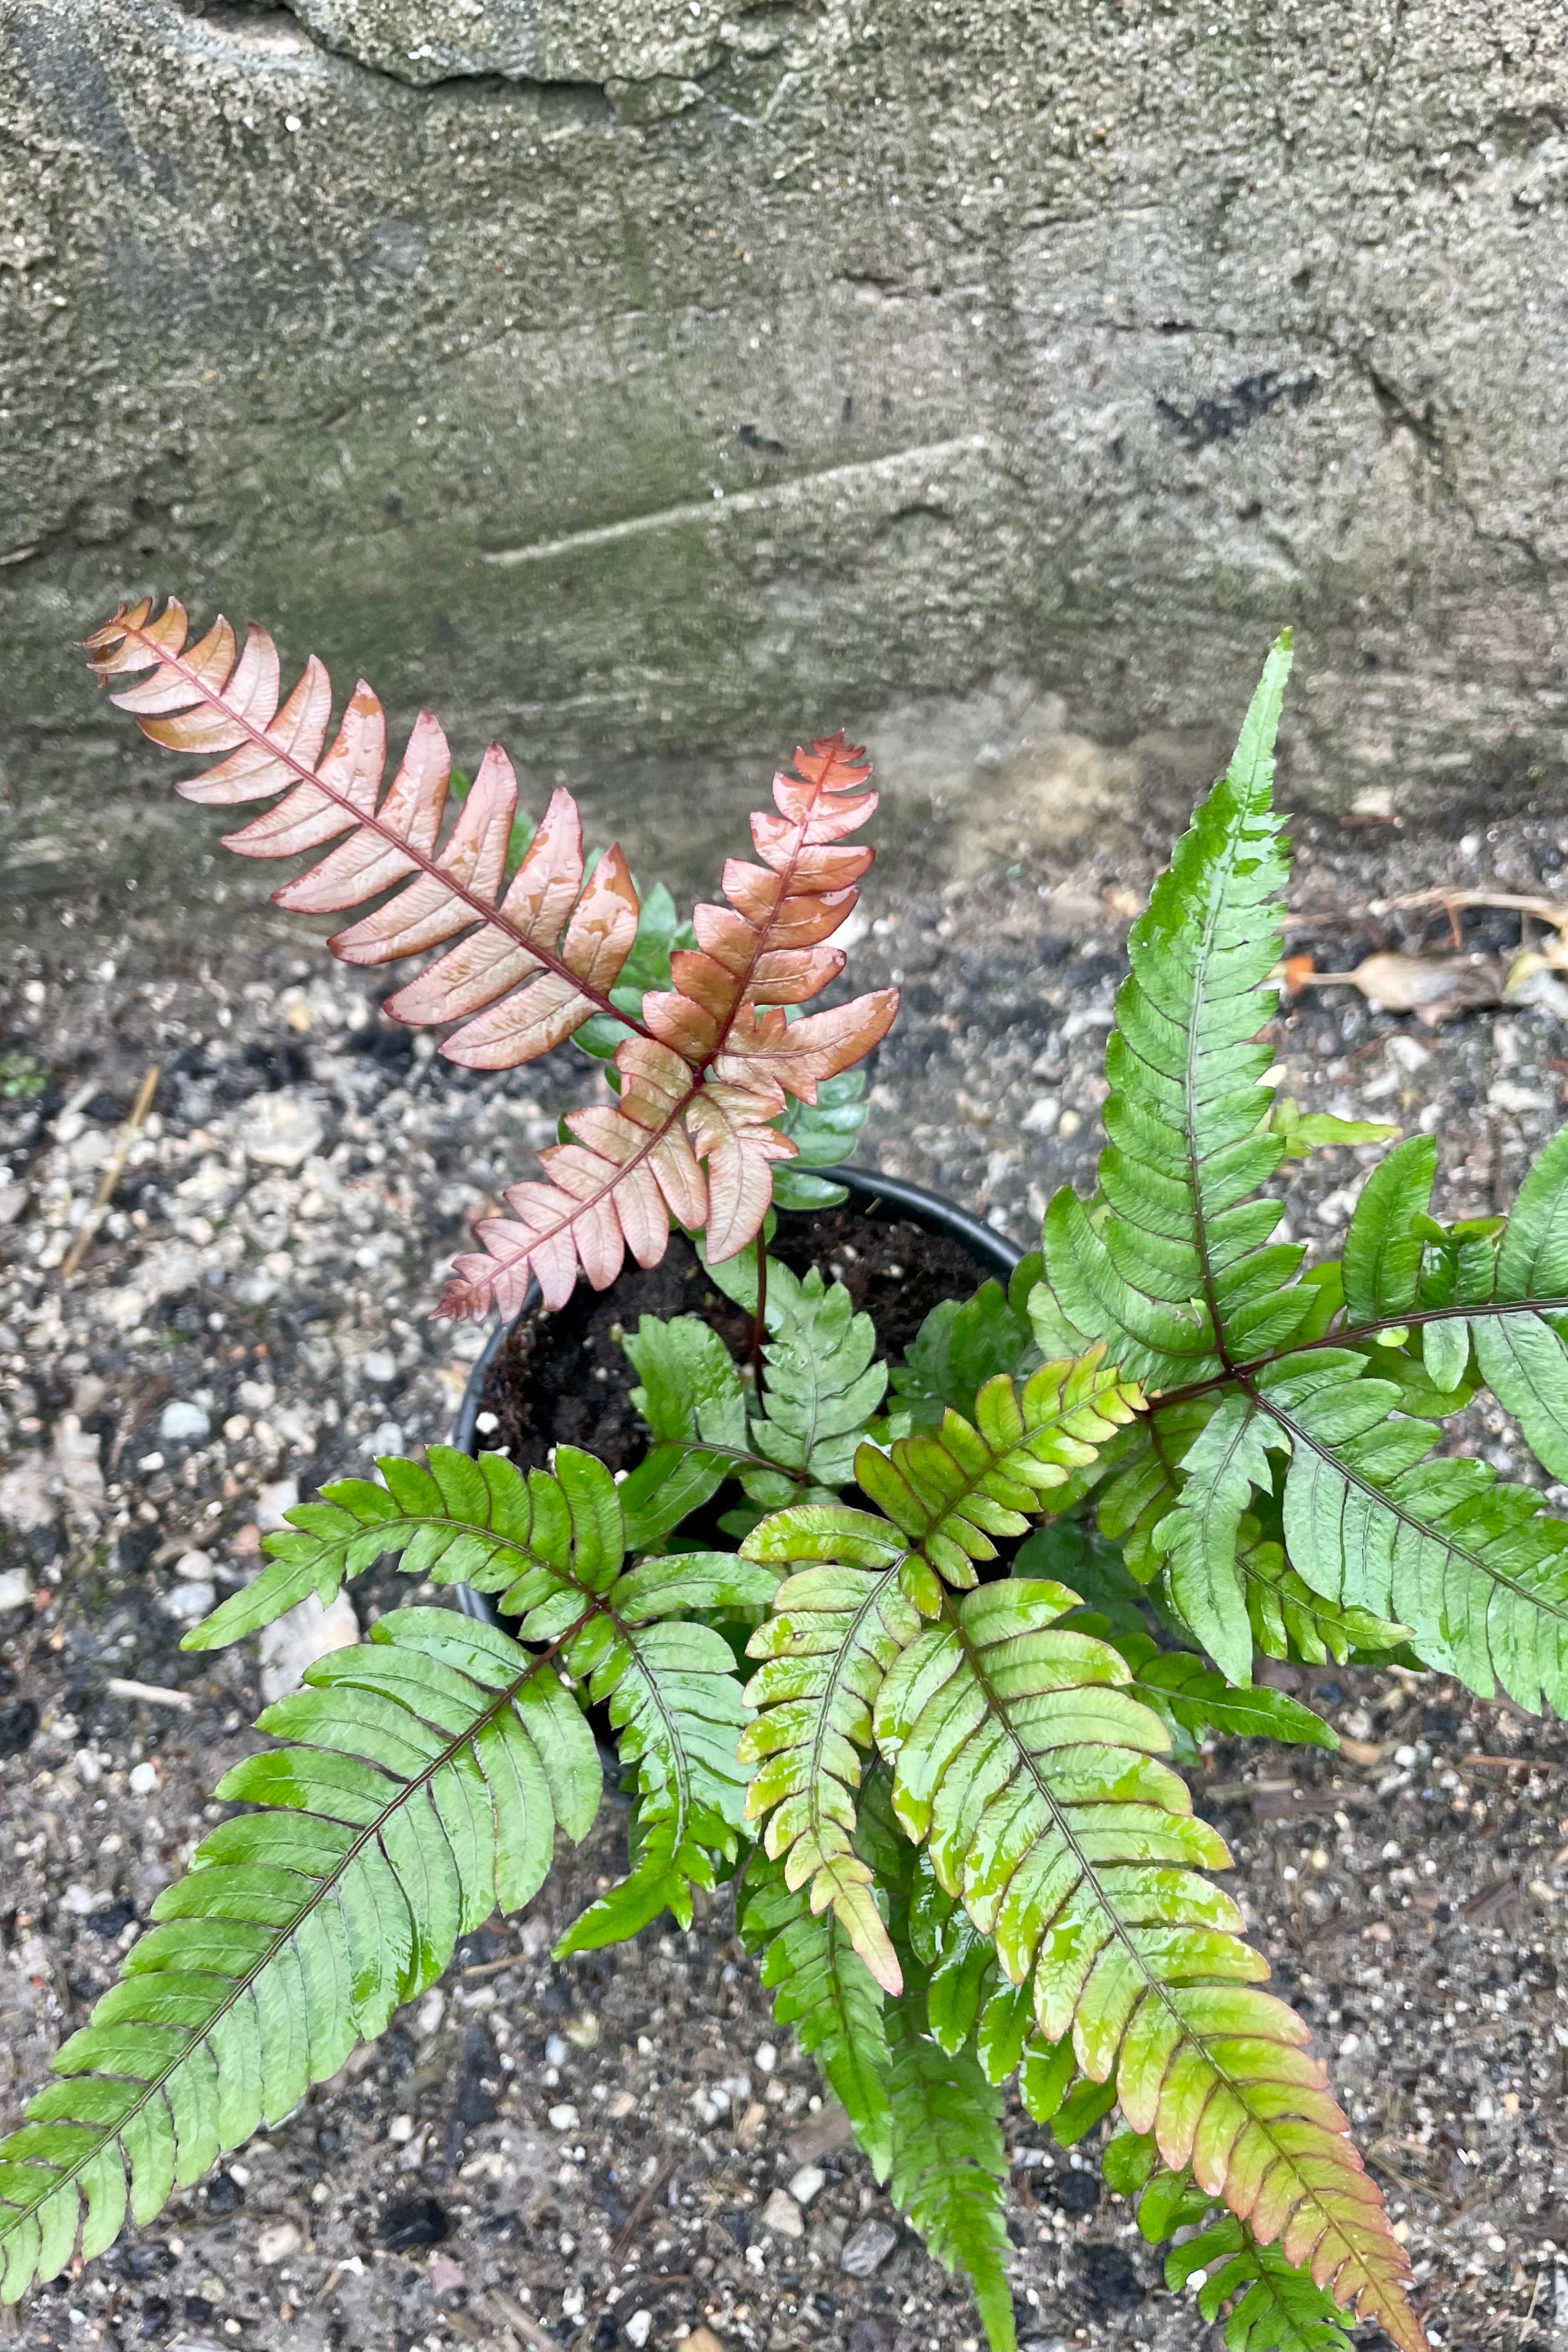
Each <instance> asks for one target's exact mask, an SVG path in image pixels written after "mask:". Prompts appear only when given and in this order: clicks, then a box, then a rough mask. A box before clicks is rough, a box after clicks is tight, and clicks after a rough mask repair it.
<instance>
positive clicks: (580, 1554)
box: [180, 1445, 626, 1650]
mask: <svg viewBox="0 0 1568 2352" xmlns="http://www.w3.org/2000/svg"><path fill="white" fill-rule="evenodd" d="M426 1463H427V1465H428V1466H427V1467H424V1468H422V1467H421V1466H420V1465H419V1464H418V1463H417V1462H408V1461H405V1460H402V1459H401V1458H400V1457H399V1456H397V1455H395V1454H384V1455H383V1456H382V1457H381V1459H380V1460H379V1461H378V1463H377V1465H376V1467H377V1468H378V1469H379V1471H380V1472H381V1475H382V1477H383V1479H384V1481H385V1484H384V1485H377V1484H376V1482H375V1481H374V1479H370V1478H342V1479H340V1480H338V1481H337V1483H336V1484H335V1485H333V1486H324V1487H323V1488H322V1490H321V1497H320V1499H319V1500H318V1501H316V1502H313V1503H297V1504H295V1505H294V1506H293V1507H292V1508H291V1509H289V1511H287V1512H285V1514H284V1517H285V1519H286V1520H287V1522H288V1524H287V1525H286V1526H285V1527H283V1528H278V1529H277V1530H276V1531H275V1532H273V1533H272V1534H270V1535H268V1536H266V1537H264V1538H262V1548H263V1549H264V1550H266V1551H267V1552H268V1553H269V1554H270V1555H271V1557H270V1559H268V1565H267V1566H266V1567H265V1568H264V1569H263V1570H262V1571H261V1574H260V1575H259V1576H258V1578H257V1579H256V1580H255V1581H254V1583H251V1584H247V1586H245V1588H244V1589H243V1591H239V1592H236V1593H233V1594H231V1595H230V1597H229V1599H228V1600H226V1601H224V1602H223V1603H222V1605H221V1606H220V1607H219V1608H217V1609H215V1610H214V1612H213V1613H212V1615H211V1616H210V1617H205V1618H204V1619H203V1620H202V1622H201V1623H200V1624H199V1625H196V1626H193V1628H192V1629H191V1631H190V1632H189V1633H187V1634H186V1635H185V1636H184V1641H183V1642H182V1643H181V1644H180V1646H181V1648H182V1649H185V1650H221V1649H223V1648H225V1647H226V1645H227V1644H228V1643H230V1642H237V1641H238V1640H239V1639H240V1638H241V1636H242V1635H244V1634H246V1633H257V1632H258V1631H259V1629H260V1628H261V1627H262V1626H263V1625H269V1624H270V1623H271V1622H272V1621H273V1620H274V1618H277V1617H280V1616H282V1614H283V1612H285V1610H289V1609H292V1608H293V1607H295V1605H296V1604H297V1603H298V1602H299V1601H303V1600H305V1599H307V1598H308V1597H309V1596H310V1594H312V1593H313V1594H314V1595H315V1597H316V1599H317V1600H318V1601H321V1604H322V1606H323V1607H325V1606H327V1604H328V1603H330V1602H331V1601H333V1600H334V1599H335V1598H336V1597H337V1594H338V1593H339V1591H341V1590H342V1586H343V1584H344V1583H345V1582H346V1581H347V1580H348V1579H349V1578H351V1577H353V1576H357V1575H359V1574H361V1573H362V1572H363V1570H365V1569H367V1568H373V1567H374V1565H375V1562H376V1561H377V1560H378V1559H381V1558H382V1557H383V1555H384V1554H395V1555H396V1556H397V1558H398V1559H399V1562H400V1565H401V1566H402V1569H403V1571H404V1573H405V1575H406V1576H411V1577H416V1578H428V1579H429V1580H430V1581H431V1582H433V1583H436V1584H471V1585H473V1586H474V1587H475V1588H476V1589H477V1590H478V1591H481V1592H504V1591H507V1590H508V1588H509V1587H510V1586H512V1585H514V1584H515V1583H516V1582H517V1580H518V1579H519V1578H520V1577H521V1575H522V1574H523V1573H524V1571H525V1570H528V1569H531V1568H539V1569H542V1570H544V1571H546V1572H547V1573H553V1574H556V1575H559V1576H562V1577H574V1578H575V1580H576V1581H577V1582H578V1583H580V1584H583V1585H584V1586H594V1585H596V1583H597V1582H598V1580H599V1579H600V1576H601V1574H602V1570H603V1564H604V1562H605V1559H606V1557H607V1556H611V1555H613V1557H614V1559H615V1561H616V1566H617V1567H618V1565H619V1562H620V1559H621V1557H622V1554H623V1553H624V1551H625V1549H626V1536H625V1527H624V1521H623V1517H622V1512H621V1506H620V1502H619V1499H618V1496H616V1490H615V1487H614V1482H613V1481H611V1480H610V1479H609V1474H608V1473H607V1472H606V1471H605V1469H604V1468H603V1466H602V1465H601V1464H599V1463H598V1462H595V1461H592V1460H591V1459H590V1457H589V1456H587V1455H585V1454H580V1453H579V1452H578V1451H577V1450H576V1448H575V1447H573V1446H563V1447H562V1448H561V1449H560V1452H559V1454H558V1456H557V1461H556V1467H555V1469H554V1470H553V1471H549V1470H533V1471H531V1472H529V1473H528V1474H527V1475H526V1476H525V1475H524V1474H523V1473H522V1472H521V1471H520V1470H517V1469H515V1468H514V1467H513V1466H512V1465H511V1464H510V1462H509V1461H508V1460H507V1459H506V1457H505V1455H504V1454H480V1455H479V1458H478V1460H477V1461H476V1460H475V1459H474V1457H473V1456H472V1455H471V1454H462V1453H459V1452H458V1449H457V1448H456V1447H455V1446H451V1445H432V1446H429V1447H427V1448H426ZM584 1464H586V1465H587V1466H586V1468H584V1467H583V1466H582V1465H584ZM606 1483H608V1484H609V1486H610V1490H611V1491H610V1496H609V1497H608V1498H606V1496H605V1491H604V1490H605V1484H606Z"/></svg>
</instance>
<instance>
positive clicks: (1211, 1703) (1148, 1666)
mask: <svg viewBox="0 0 1568 2352" xmlns="http://www.w3.org/2000/svg"><path fill="white" fill-rule="evenodd" d="M1077 1622H1079V1624H1080V1625H1081V1624H1082V1622H1083V1621H1082V1619H1081V1618H1079V1620H1078V1621H1077ZM1085 1630H1086V1631H1093V1632H1097V1633H1099V1632H1100V1630H1101V1629H1100V1627H1098V1626H1093V1627H1087V1628H1085ZM1394 1630H1399V1631H1401V1632H1402V1630H1403V1629H1394ZM1102 1638H1104V1639H1106V1640H1108V1641H1109V1642H1110V1645H1111V1647H1112V1648H1113V1649H1115V1650H1116V1651H1118V1652H1119V1653H1120V1654H1121V1656H1122V1657H1123V1658H1125V1659H1126V1661H1127V1664H1129V1665H1130V1666H1131V1669H1132V1680H1131V1683H1129V1684H1128V1685H1127V1691H1128V1696H1130V1697H1131V1698H1136V1699H1141V1700H1142V1703H1143V1705H1144V1706H1152V1708H1153V1710H1154V1712H1155V1714H1156V1715H1158V1716H1159V1717H1162V1719H1163V1721H1164V1722H1166V1723H1167V1724H1174V1725H1180V1727H1181V1728H1182V1729H1183V1730H1184V1731H1187V1732H1191V1733H1192V1734H1194V1736H1198V1735H1201V1734H1202V1733H1204V1732H1205V1731H1207V1730H1210V1729H1211V1728H1212V1729H1213V1730H1215V1731H1223V1732H1226V1734H1228V1735H1229V1737H1230V1738H1235V1739H1283V1740H1289V1742H1291V1743H1292V1744H1293V1745H1295V1746H1297V1747H1304V1748H1337V1747H1338V1746H1339V1744H1340V1743H1339V1739H1338V1738H1337V1736H1336V1734H1335V1733H1333V1732H1332V1731H1331V1730H1330V1728H1329V1727H1328V1725H1327V1724H1326V1723H1325V1722H1324V1721H1323V1718H1322V1717H1321V1715H1314V1714H1313V1712H1312V1710H1311V1708H1310V1706H1302V1704H1301V1702H1300V1699H1296V1698H1292V1697H1291V1696H1290V1695H1289V1692H1288V1691H1279V1690H1270V1689H1268V1688H1267V1687H1258V1688H1254V1687H1252V1686H1251V1685H1244V1686H1243V1687H1242V1688H1240V1689H1238V1688H1237V1685H1235V1684H1234V1683H1232V1682H1231V1681H1229V1680H1228V1679H1227V1678H1226V1675H1216V1674H1215V1672H1214V1671H1213V1669H1212V1668H1211V1667H1208V1666H1205V1664H1204V1662H1203V1660H1202V1659H1201V1658H1195V1657H1194V1655H1193V1654H1192V1652H1191V1651H1190V1650H1162V1649H1161V1648H1159V1647H1158V1645H1157V1644H1156V1643H1155V1642H1154V1641H1153V1639H1152V1636H1151V1635H1149V1634H1147V1633H1142V1634H1132V1633H1104V1634H1103V1636H1102ZM1391 1646H1392V1645H1391Z"/></svg>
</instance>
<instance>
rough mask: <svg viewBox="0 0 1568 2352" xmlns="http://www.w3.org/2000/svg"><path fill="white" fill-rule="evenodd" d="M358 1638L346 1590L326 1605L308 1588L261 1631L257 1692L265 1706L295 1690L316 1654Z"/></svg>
mask: <svg viewBox="0 0 1568 2352" xmlns="http://www.w3.org/2000/svg"><path fill="white" fill-rule="evenodd" d="M358 1640H359V1619H358V1618H357V1617H356V1616H355V1615H354V1606H353V1601H351V1600H350V1599H349V1597H348V1594H347V1593H346V1592H340V1593H339V1594H338V1596H337V1598H336V1599H335V1600H334V1601H333V1602H332V1604H331V1607H330V1608H328V1609H323V1608H322V1606H321V1602H320V1601H318V1600H317V1598H316V1596H315V1594H314V1593H313V1592H312V1593H310V1595H309V1596H308V1597H307V1598H306V1599H305V1600H303V1601H300V1603H299V1605H298V1607H297V1608H293V1609H289V1610H286V1611H285V1612H284V1613H283V1615H282V1616H281V1617H275V1618H274V1619H273V1621H272V1622H271V1624H270V1625H265V1626H263V1628H262V1631H261V1695H262V1696H263V1698H265V1699H266V1701H267V1704H268V1706H274V1705H276V1703H277V1701H278V1700H279V1699H280V1698H287V1697H288V1696H289V1693H290V1692H291V1691H297V1690H298V1689H299V1687H300V1684H301V1683H302V1682H303V1681H304V1679H305V1675H306V1673H307V1671H308V1670H309V1669H310V1667H311V1666H313V1665H314V1664H315V1663H316V1661H317V1659H318V1658H324V1657H326V1656H327V1655H328V1654H330V1653H331V1651H333V1650H347V1649H350V1648H352V1646H353V1643H355V1642H357V1641H358Z"/></svg>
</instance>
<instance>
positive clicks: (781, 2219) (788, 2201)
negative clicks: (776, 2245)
mask: <svg viewBox="0 0 1568 2352" xmlns="http://www.w3.org/2000/svg"><path fill="white" fill-rule="evenodd" d="M757 2219H758V2221H760V2222H761V2223H762V2226H763V2229H764V2230H771V2231H773V2235H774V2237H775V2238H804V2237H805V2214H804V2213H803V2212H802V2211H801V2210H800V2207H799V2206H798V2205H797V2204H796V2203H795V2199H794V2198H793V2197H792V2196H791V2195H790V2193H789V2190H788V2189H774V2190H773V2195H772V2196H771V2197H770V2198H769V2199H768V2201H767V2203H766V2204H765V2205H764V2206H763V2210H762V2211H761V2213H760V2214H759V2215H758V2216H757Z"/></svg>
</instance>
